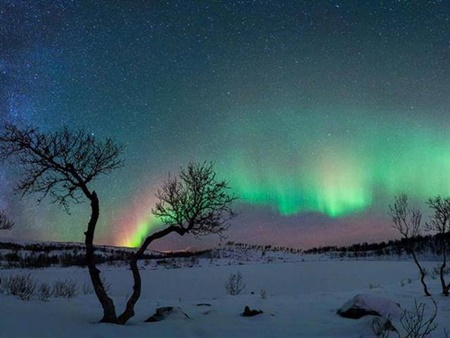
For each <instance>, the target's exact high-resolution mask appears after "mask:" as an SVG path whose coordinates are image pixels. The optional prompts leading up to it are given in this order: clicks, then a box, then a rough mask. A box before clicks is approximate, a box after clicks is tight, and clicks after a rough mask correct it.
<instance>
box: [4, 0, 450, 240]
mask: <svg viewBox="0 0 450 338" xmlns="http://www.w3.org/2000/svg"><path fill="white" fill-rule="evenodd" d="M0 4H1V5H0V20H1V22H2V25H1V27H0V50H1V54H0V85H1V93H0V94H1V96H0V98H1V103H0V117H1V118H2V119H6V120H9V121H14V122H17V123H33V124H35V125H37V126H39V127H41V128H43V129H45V130H54V129H57V128H60V127H62V126H63V125H68V126H69V127H73V128H83V129H86V130H88V131H89V132H92V133H93V134H94V135H96V136H98V137H104V136H111V137H114V138H115V139H116V140H117V141H118V142H122V143H124V144H125V145H126V147H127V148H126V155H125V161H126V166H125V167H124V168H123V169H120V170H118V171H117V172H115V173H112V174H111V175H109V176H108V177H103V178H102V179H100V180H99V181H98V182H96V183H95V189H96V190H97V192H98V194H99V197H100V202H101V220H100V224H99V228H98V231H97V241H98V242H99V243H105V244H115V245H138V244H139V241H140V240H141V238H142V237H143V236H145V235H146V234H147V233H148V232H149V231H151V230H152V229H154V228H155V227H157V226H158V225H157V222H156V220H155V219H154V218H153V217H152V215H151V212H150V210H151V208H152V207H153V205H154V201H155V200H154V194H155V192H156V190H157V188H158V186H159V185H160V184H161V182H162V181H163V180H164V178H165V177H166V175H167V172H169V171H171V172H176V171H177V170H178V169H179V167H180V166H183V165H185V164H186V163H187V162H188V161H191V160H194V161H204V160H207V161H209V160H212V161H214V162H215V165H216V168H217V171H218V174H219V176H220V177H223V178H224V179H227V180H228V181H229V182H230V185H231V186H232V187H233V189H234V191H235V193H236V194H237V195H239V196H240V201H239V203H238V204H237V206H236V208H237V209H238V211H239V213H240V216H239V217H237V218H236V219H235V220H233V224H232V227H231V228H230V231H229V234H228V235H229V239H230V240H235V241H240V242H249V243H270V244H276V245H288V246H294V247H310V246H315V245H332V244H343V243H353V242H355V241H368V242H370V241H376V240H384V239H387V238H390V237H391V236H392V235H393V232H392V231H391V229H390V227H389V217H388V215H387V205H388V204H389V203H391V201H392V199H393V196H394V195H396V194H399V193H403V192H405V193H408V194H409V195H410V196H411V198H412V199H413V200H415V201H417V202H423V201H424V200H425V199H426V198H428V197H431V196H433V195H436V194H442V195H448V194H449V191H450V133H449V130H450V119H449V116H450V110H449V109H450V95H448V93H450V81H449V79H450V39H449V37H450V21H449V19H448V18H449V17H450V3H449V2H446V1H420V2H413V1H393V0H392V1H356V0H355V1H350V0H349V1H334V0H333V1H325V0H324V1H306V0H305V1H301V0H300V1H294V0H292V1H291V0H288V1H277V0H273V1H263V0H261V1H250V0H249V1H232V0H228V1H226V0H217V1H206V0H205V1H201V0H198V1H194V0H192V1H191V0H178V1H145V0H136V1H125V0H115V1H105V2H85V1H76V0H73V1H69V0H55V1H49V0H35V1H31V0H23V1H13V0H3V1H2V0H0ZM16 172H17V170H15V169H13V168H11V167H8V166H6V165H4V166H3V167H2V169H1V171H0V173H1V177H2V182H3V184H2V186H1V198H0V204H1V205H2V207H3V208H5V209H6V210H8V211H9V213H10V214H11V216H12V217H13V218H14V219H15V221H16V223H17V226H16V228H15V229H14V230H12V231H10V232H5V233H2V234H0V236H6V237H17V238H23V239H36V240H61V241H81V240H82V239H83V231H84V228H85V223H86V221H87V217H88V211H89V210H88V208H87V206H86V205H77V206H74V207H73V209H72V215H70V216H69V215H67V214H65V213H64V212H63V211H61V210H58V209H57V207H56V206H53V205H49V203H48V202H46V201H45V200H44V201H43V202H42V203H41V204H40V205H37V204H36V202H35V198H33V197H35V196H29V197H27V198H25V199H24V200H21V199H20V198H19V197H18V196H15V195H13V194H11V190H12V187H13V186H14V182H15V181H16V180H17V178H18V177H17V175H16ZM216 241H217V239H216V238H209V239H204V240H202V241H198V240H196V239H192V238H182V239H180V238H175V237H170V238H167V239H165V240H163V241H161V242H160V243H155V245H156V247H157V248H162V249H172V248H184V247H188V246H196V247H198V246H208V245H212V244H213V243H215V242H216Z"/></svg>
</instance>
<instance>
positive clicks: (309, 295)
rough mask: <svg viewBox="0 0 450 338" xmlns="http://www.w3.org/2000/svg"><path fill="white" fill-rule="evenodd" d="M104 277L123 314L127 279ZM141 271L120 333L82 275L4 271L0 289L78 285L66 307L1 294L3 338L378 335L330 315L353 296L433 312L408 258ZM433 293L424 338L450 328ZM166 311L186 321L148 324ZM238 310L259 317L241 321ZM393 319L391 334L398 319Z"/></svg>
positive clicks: (368, 326)
mask: <svg viewBox="0 0 450 338" xmlns="http://www.w3.org/2000/svg"><path fill="white" fill-rule="evenodd" d="M158 261H159V262H160V263H158ZM435 264H436V263H435V262H429V263H427V264H426V265H427V266H428V267H432V266H434V265H435ZM101 270H102V274H103V276H104V279H105V280H106V281H107V283H108V284H110V287H109V292H110V295H111V296H112V297H113V299H114V301H115V302H116V304H117V306H118V310H121V308H122V307H123V306H124V305H125V304H124V303H125V299H126V296H127V295H128V294H129V293H130V292H131V288H132V278H131V274H130V272H129V270H128V268H127V267H126V265H123V264H122V265H120V264H103V265H102V266H101ZM141 271H142V278H143V294H142V297H141V299H140V301H139V302H138V304H137V307H136V315H135V316H134V317H133V318H132V319H131V320H130V321H129V322H128V323H127V325H125V326H119V325H112V324H100V323H97V322H98V320H99V319H100V318H101V315H102V311H101V307H100V304H99V303H98V300H97V299H96V297H95V294H93V293H92V287H91V283H90V279H89V275H88V272H87V269H86V268H81V267H79V268H78V267H67V268H62V267H48V268H42V269H17V268H15V269H3V270H1V271H0V276H1V278H2V281H4V280H5V278H7V276H10V275H18V274H22V275H23V274H31V276H32V277H33V278H34V279H35V280H36V281H37V284H38V285H39V284H40V283H48V284H49V285H51V284H52V283H54V282H55V281H58V280H60V281H76V285H77V294H76V295H75V296H74V297H73V298H70V299H67V298H55V297H54V296H50V297H49V298H48V299H47V300H45V301H43V300H40V299H39V296H38V295H36V296H33V297H32V299H31V300H29V301H23V300H20V299H18V298H17V297H15V296H13V295H7V294H5V293H4V294H1V295H0V298H1V303H2V307H1V309H0V311H1V316H0V318H1V320H0V322H1V328H2V329H1V336H2V337H11V338H12V337H14V338H15V337H17V338H19V337H20V338H21V337H36V338H37V337H80V336H81V337H92V338H94V337H95V338H100V337H121V338H122V337H375V336H376V335H375V334H374V331H373V328H372V322H373V319H374V317H373V316H366V317H362V318H360V319H348V318H343V317H341V316H339V315H338V314H337V310H338V309H339V308H340V307H341V306H342V305H343V304H344V303H345V302H347V301H348V300H349V299H351V298H353V297H354V296H355V295H357V294H368V295H373V296H377V297H382V298H385V299H389V300H391V301H394V302H396V303H399V304H400V305H401V308H402V310H411V309H413V307H414V300H416V301H417V303H425V304H426V306H425V317H429V316H431V315H432V313H433V311H434V307H433V304H432V302H431V300H430V298H426V297H424V296H423V293H422V290H421V287H420V283H419V281H418V273H417V269H416V267H415V266H414V264H413V263H412V262H411V261H410V260H408V259H406V258H405V259H404V260H398V259H396V260H392V261H389V260H386V258H384V259H383V260H378V261H377V260H338V259H331V258H329V256H325V255H304V254H300V253H295V254H292V253H286V252H268V253H264V254H262V252H260V251H257V250H254V251H252V250H247V251H245V252H236V250H233V251H227V250H222V252H221V254H220V256H219V257H216V258H195V259H194V258H174V259H170V260H167V259H159V260H157V259H154V260H146V261H144V262H142V266H141ZM238 272H239V273H240V274H241V275H242V277H243V282H244V283H245V289H244V290H243V291H242V292H241V293H240V294H237V295H230V294H228V292H227V291H226V288H225V283H226V281H227V280H228V279H229V276H230V275H231V274H236V273H238ZM430 286H431V290H432V291H433V292H434V299H435V300H436V302H437V307H438V313H437V317H436V323H437V324H438V327H437V328H436V330H435V331H434V332H433V333H432V335H430V337H445V333H444V332H445V331H444V330H445V329H447V331H448V330H449V329H450V324H449V322H448V318H449V314H450V302H449V300H448V299H447V298H445V297H442V296H441V295H439V285H438V281H437V279H436V280H432V279H431V278H430ZM165 306H172V307H175V308H180V309H181V310H182V312H184V313H182V312H180V313H175V314H174V315H173V316H169V317H168V318H167V319H166V320H163V321H160V322H152V323H147V322H145V320H146V319H147V318H149V317H150V316H151V315H153V314H154V313H155V310H156V309H157V308H159V307H165ZM245 306H249V307H250V309H256V310H262V311H263V313H262V314H260V315H257V316H254V317H243V316H242V315H241V314H242V312H243V310H244V308H245ZM391 319H392V322H393V324H394V326H396V327H397V326H398V325H399V318H395V317H392V318H391ZM391 337H396V335H395V334H393V333H392V334H391Z"/></svg>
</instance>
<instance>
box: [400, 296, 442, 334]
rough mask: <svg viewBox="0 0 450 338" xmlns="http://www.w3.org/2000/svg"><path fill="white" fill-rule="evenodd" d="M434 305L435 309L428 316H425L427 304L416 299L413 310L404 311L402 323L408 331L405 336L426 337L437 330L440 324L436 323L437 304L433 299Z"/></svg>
mask: <svg viewBox="0 0 450 338" xmlns="http://www.w3.org/2000/svg"><path fill="white" fill-rule="evenodd" d="M432 301H433V305H434V311H433V312H432V313H431V315H430V316H429V317H428V318H426V316H425V304H424V303H419V304H417V301H416V300H414V308H413V309H412V310H411V311H404V312H403V314H402V316H401V318H400V324H401V325H402V327H403V329H404V330H405V332H406V336H405V337H411V338H424V337H428V335H429V334H430V333H431V332H433V331H434V330H436V328H437V326H438V324H437V323H435V320H436V316H437V304H436V302H435V301H434V299H432Z"/></svg>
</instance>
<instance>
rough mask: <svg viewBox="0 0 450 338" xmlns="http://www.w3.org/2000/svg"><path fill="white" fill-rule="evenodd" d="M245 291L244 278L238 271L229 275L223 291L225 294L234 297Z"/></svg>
mask: <svg viewBox="0 0 450 338" xmlns="http://www.w3.org/2000/svg"><path fill="white" fill-rule="evenodd" d="M244 289H245V282H244V277H243V276H242V274H241V273H240V272H239V271H238V272H237V273H231V274H230V275H229V276H228V279H227V281H226V282H225V290H226V292H227V294H229V295H232V296H235V295H239V294H240V293H242V291H244Z"/></svg>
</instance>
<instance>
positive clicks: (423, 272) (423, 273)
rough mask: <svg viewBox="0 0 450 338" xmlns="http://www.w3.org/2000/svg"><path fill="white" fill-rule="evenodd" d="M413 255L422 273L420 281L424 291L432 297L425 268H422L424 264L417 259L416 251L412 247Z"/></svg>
mask: <svg viewBox="0 0 450 338" xmlns="http://www.w3.org/2000/svg"><path fill="white" fill-rule="evenodd" d="M410 252H411V255H412V256H413V259H414V263H416V265H417V268H418V269H419V273H420V283H422V286H423V292H424V293H425V296H427V297H430V296H431V293H430V292H429V291H428V286H427V284H426V283H425V276H426V273H425V270H424V269H423V268H422V265H420V263H419V260H418V259H417V256H416V253H415V252H414V250H413V249H410Z"/></svg>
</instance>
